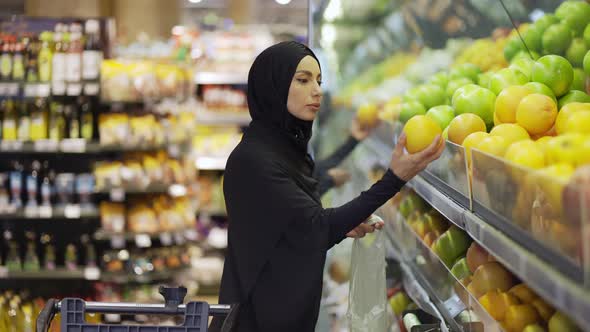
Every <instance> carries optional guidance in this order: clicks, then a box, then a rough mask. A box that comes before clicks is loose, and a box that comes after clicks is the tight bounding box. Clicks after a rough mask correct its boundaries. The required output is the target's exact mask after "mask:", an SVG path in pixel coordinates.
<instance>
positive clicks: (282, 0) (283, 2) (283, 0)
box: [275, 0, 291, 5]
mask: <svg viewBox="0 0 590 332" xmlns="http://www.w3.org/2000/svg"><path fill="white" fill-rule="evenodd" d="M275 1H276V2H277V3H278V4H279V5H288V4H289V2H291V0H275Z"/></svg>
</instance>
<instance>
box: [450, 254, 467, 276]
mask: <svg viewBox="0 0 590 332" xmlns="http://www.w3.org/2000/svg"><path fill="white" fill-rule="evenodd" d="M451 273H452V274H453V275H454V276H455V278H457V279H458V280H461V279H464V278H467V277H469V276H470V275H471V271H469V266H467V259H466V258H465V257H462V258H460V259H459V260H457V261H456V262H455V264H454V265H453V268H451Z"/></svg>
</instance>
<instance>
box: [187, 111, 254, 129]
mask: <svg viewBox="0 0 590 332" xmlns="http://www.w3.org/2000/svg"><path fill="white" fill-rule="evenodd" d="M250 121H252V118H251V117H250V113H248V112H234V113H223V112H215V111H201V112H198V113H197V123H198V124H203V125H240V126H245V125H247V124H249V123H250Z"/></svg>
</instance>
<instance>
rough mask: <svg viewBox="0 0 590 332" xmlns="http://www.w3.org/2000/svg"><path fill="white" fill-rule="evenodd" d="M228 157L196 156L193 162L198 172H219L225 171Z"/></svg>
mask: <svg viewBox="0 0 590 332" xmlns="http://www.w3.org/2000/svg"><path fill="white" fill-rule="evenodd" d="M227 158H228V156H222V157H219V156H198V157H197V158H196V160H195V167H196V168H197V169H200V170H219V171H222V170H224V169H225V164H227Z"/></svg>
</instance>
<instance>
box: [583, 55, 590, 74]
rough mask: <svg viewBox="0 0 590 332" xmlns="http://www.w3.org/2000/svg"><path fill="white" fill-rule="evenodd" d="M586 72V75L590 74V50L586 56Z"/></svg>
mask: <svg viewBox="0 0 590 332" xmlns="http://www.w3.org/2000/svg"><path fill="white" fill-rule="evenodd" d="M584 72H585V73H586V75H590V51H588V52H586V55H585V56H584Z"/></svg>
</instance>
